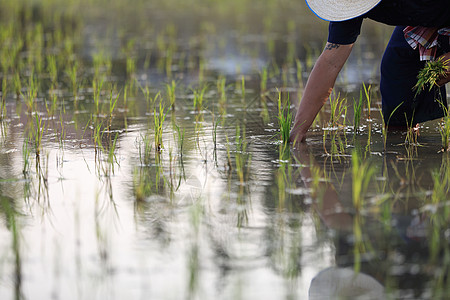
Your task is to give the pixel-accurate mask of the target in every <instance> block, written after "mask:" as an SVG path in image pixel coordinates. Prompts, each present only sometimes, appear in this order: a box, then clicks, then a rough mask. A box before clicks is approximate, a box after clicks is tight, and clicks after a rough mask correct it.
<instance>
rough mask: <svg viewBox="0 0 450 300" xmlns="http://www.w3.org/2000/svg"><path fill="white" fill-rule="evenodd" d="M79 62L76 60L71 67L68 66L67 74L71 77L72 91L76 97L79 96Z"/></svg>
mask: <svg viewBox="0 0 450 300" xmlns="http://www.w3.org/2000/svg"><path fill="white" fill-rule="evenodd" d="M78 71H79V70H78V61H77V60H75V61H73V62H72V64H71V65H68V66H67V68H66V74H67V76H68V77H69V81H70V88H71V90H72V93H73V96H74V97H75V100H76V96H77V95H78Z"/></svg>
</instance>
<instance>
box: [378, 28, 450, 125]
mask: <svg viewBox="0 0 450 300" xmlns="http://www.w3.org/2000/svg"><path fill="white" fill-rule="evenodd" d="M404 28H405V27H402V26H398V27H396V28H395V30H394V32H393V34H392V36H391V39H390V41H389V43H388V45H387V47H386V51H385V52H384V55H383V59H382V62H381V81H380V90H381V99H382V111H383V116H384V121H385V123H386V124H387V125H390V126H402V127H403V126H407V125H412V126H414V125H416V124H417V123H420V122H425V121H429V120H433V119H437V118H441V117H443V116H444V114H445V110H444V109H443V107H442V105H444V106H445V107H447V99H446V92H445V87H441V88H438V87H434V88H433V89H432V90H431V91H428V89H426V90H425V91H423V92H421V93H420V94H418V95H417V96H416V91H414V90H413V87H414V85H415V84H416V83H417V74H418V73H419V71H420V70H421V69H422V68H423V67H424V65H425V62H423V61H420V59H419V50H418V49H416V50H414V49H412V48H411V46H410V45H409V44H408V43H407V42H406V40H405V37H404V35H403V29H404ZM449 51H450V46H449V37H446V36H439V46H438V53H437V55H438V56H439V55H441V54H443V53H446V52H449ZM399 105H400V106H399ZM397 106H399V107H398V108H397V109H395V108H396V107H397ZM394 110H395V111H394Z"/></svg>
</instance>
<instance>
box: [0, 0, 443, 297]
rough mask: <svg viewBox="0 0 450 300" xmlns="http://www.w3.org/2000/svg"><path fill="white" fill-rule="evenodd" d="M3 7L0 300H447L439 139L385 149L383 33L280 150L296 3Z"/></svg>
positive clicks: (291, 104) (421, 136) (405, 140)
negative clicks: (301, 138) (306, 126)
mask: <svg viewBox="0 0 450 300" xmlns="http://www.w3.org/2000/svg"><path fill="white" fill-rule="evenodd" d="M10 2H11V3H8V2H6V3H5V2H2V3H0V8H1V9H0V14H1V18H0V20H1V21H0V63H1V71H0V90H1V92H0V97H1V120H0V127H1V131H0V132H1V135H0V145H1V146H0V162H1V163H0V219H1V227H0V236H1V239H0V249H1V251H0V253H1V256H0V299H125V298H130V299H356V298H357V297H360V298H357V299H448V295H449V294H450V290H449V286H450V285H449V275H450V251H449V242H450V228H449V221H450V219H449V214H450V205H449V202H448V200H449V195H450V193H449V189H450V157H449V154H448V152H446V151H443V150H442V149H443V148H445V143H446V135H445V132H448V130H447V129H446V128H447V127H448V124H449V123H448V122H445V120H443V121H442V120H436V121H433V122H428V123H425V124H421V126H420V129H419V131H409V132H389V133H388V134H386V132H385V129H384V127H383V126H382V124H383V122H382V119H381V116H380V112H379V110H380V108H379V107H380V106H381V98H380V94H379V91H378V65H379V61H380V58H381V55H382V51H383V48H384V45H385V44H386V42H387V39H388V38H389V33H390V31H391V30H392V28H390V27H387V26H382V25H379V24H375V23H370V22H367V24H365V25H364V28H363V33H362V35H361V36H360V38H359V40H358V44H357V46H356V47H355V49H354V52H353V53H352V56H351V58H350V60H349V62H348V63H347V65H346V67H345V69H344V70H343V72H342V73H341V75H340V76H339V78H338V82H337V84H336V91H335V93H334V95H333V97H332V99H331V101H330V102H329V103H327V105H326V106H325V107H324V109H323V110H322V112H321V113H320V115H319V116H318V118H317V120H316V122H315V124H314V126H313V128H312V129H311V130H310V133H309V135H308V138H307V142H306V143H305V144H304V145H301V146H299V147H297V148H296V149H294V148H293V147H292V146H290V145H288V144H286V143H283V141H282V134H283V132H284V133H285V132H286V127H284V129H283V128H282V126H280V125H282V124H283V123H288V125H289V119H288V116H289V115H290V114H295V107H296V105H297V104H298V101H299V99H300V98H301V95H302V92H303V86H304V83H305V82H306V79H307V77H308V74H309V72H310V70H311V68H312V66H313V64H314V61H315V59H316V58H317V56H318V55H319V53H320V51H321V49H322V46H323V44H324V41H325V39H326V34H327V24H326V22H322V21H320V20H318V19H317V18H316V17H314V16H313V15H312V13H310V12H309V11H308V9H307V7H306V5H305V4H304V3H303V2H302V1H299V2H298V3H291V1H283V0H273V1H272V0H266V1H253V0H243V1H237V0H236V1H218V2H217V1H206V0H195V1H194V0H192V1H185V2H183V3H179V2H178V1H164V2H162V1H139V0H136V1H131V2H130V1H128V2H125V1H119V0H114V1H101V0H98V1H48V0H47V1H40V2H39V1H36V2H33V1H17V2H12V1H10ZM358 107H359V109H358ZM358 115H359V118H358ZM446 126H447V127H446ZM446 130H447V131H446ZM327 295H328V296H327Z"/></svg>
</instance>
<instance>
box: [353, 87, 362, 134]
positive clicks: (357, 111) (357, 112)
mask: <svg viewBox="0 0 450 300" xmlns="http://www.w3.org/2000/svg"><path fill="white" fill-rule="evenodd" d="M362 106H363V97H362V91H359V99H358V100H355V99H354V100H353V132H354V133H355V134H356V133H358V132H359V127H360V125H361V110H362Z"/></svg>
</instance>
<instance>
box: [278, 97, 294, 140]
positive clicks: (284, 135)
mask: <svg viewBox="0 0 450 300" xmlns="http://www.w3.org/2000/svg"><path fill="white" fill-rule="evenodd" d="M281 98H282V97H281V92H278V124H279V127H280V137H281V141H282V142H283V144H284V145H288V144H289V135H290V132H291V125H292V113H291V108H290V102H289V96H288V98H287V99H286V100H285V103H282V99H281Z"/></svg>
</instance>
